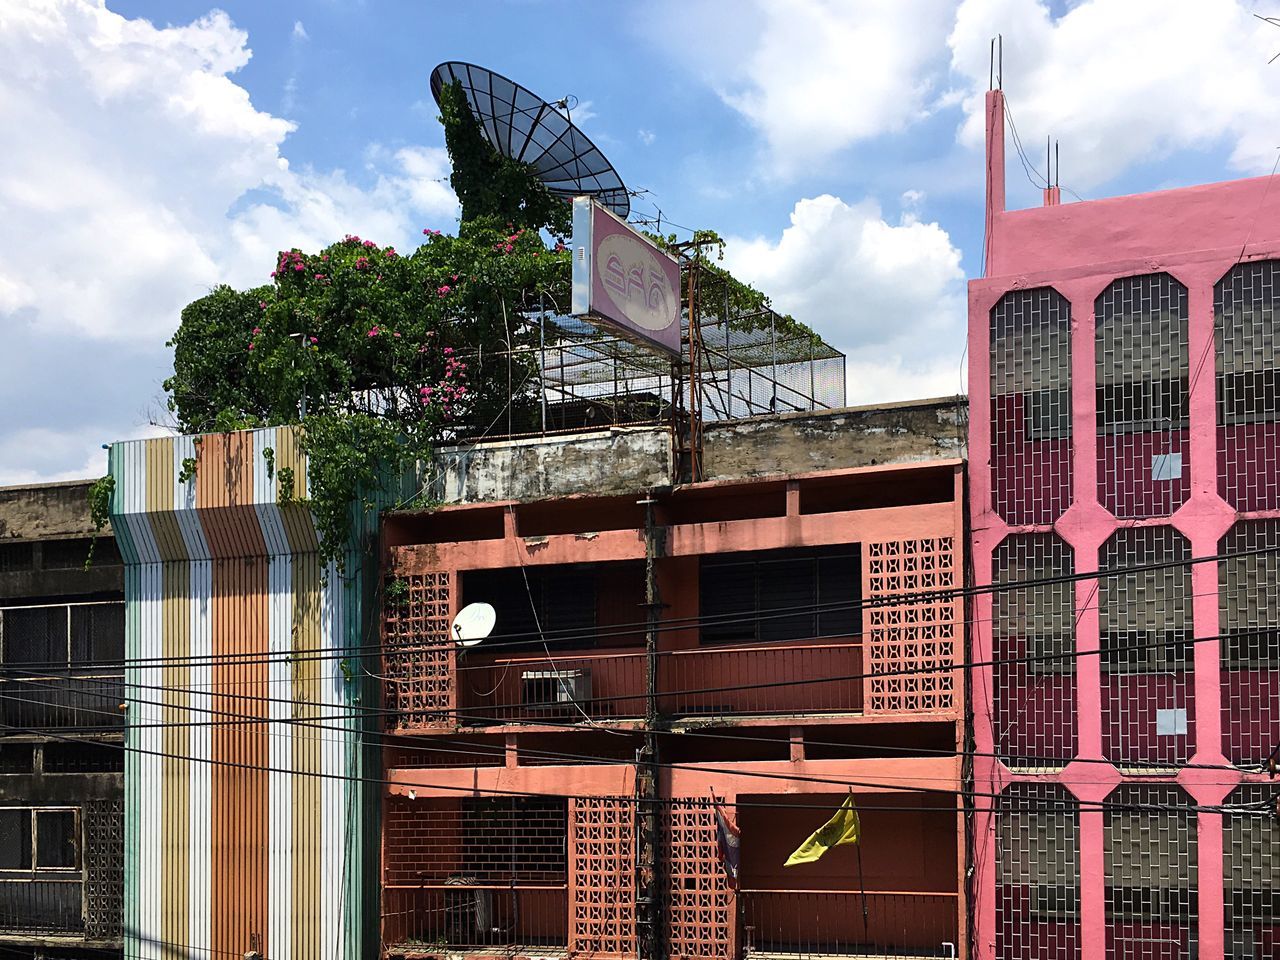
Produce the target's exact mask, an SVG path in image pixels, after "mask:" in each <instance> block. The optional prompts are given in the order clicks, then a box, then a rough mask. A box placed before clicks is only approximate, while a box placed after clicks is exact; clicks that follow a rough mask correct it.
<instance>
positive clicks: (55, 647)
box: [0, 603, 124, 671]
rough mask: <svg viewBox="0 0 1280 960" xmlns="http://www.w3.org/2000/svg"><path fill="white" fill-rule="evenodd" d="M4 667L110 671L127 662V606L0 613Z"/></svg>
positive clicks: (66, 606) (92, 605)
mask: <svg viewBox="0 0 1280 960" xmlns="http://www.w3.org/2000/svg"><path fill="white" fill-rule="evenodd" d="M0 651H2V652H3V657H2V658H0V659H2V662H3V663H4V664H5V665H6V666H14V667H23V666H30V667H56V666H69V667H78V666H82V665H85V666H87V665H93V664H104V665H110V666H111V667H112V668H113V670H116V671H118V670H119V669H120V664H121V662H122V661H123V660H124V604H123V603H78V604H58V605H55V606H47V607H10V608H8V609H0Z"/></svg>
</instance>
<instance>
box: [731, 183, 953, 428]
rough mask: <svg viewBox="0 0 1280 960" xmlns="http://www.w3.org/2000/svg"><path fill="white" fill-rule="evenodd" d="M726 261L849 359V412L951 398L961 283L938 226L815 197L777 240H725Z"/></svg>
mask: <svg viewBox="0 0 1280 960" xmlns="http://www.w3.org/2000/svg"><path fill="white" fill-rule="evenodd" d="M920 199H923V198H920ZM725 262H726V265H727V266H728V267H729V269H730V270H732V271H733V272H734V273H735V275H737V276H739V277H741V278H742V279H744V280H747V281H750V282H751V283H753V284H755V285H756V286H757V287H759V288H760V289H761V290H764V291H765V292H766V293H768V294H769V295H770V297H772V299H773V302H774V306H775V307H776V308H777V309H779V310H781V311H783V312H785V313H790V314H791V315H792V316H794V317H795V318H796V319H797V320H800V321H801V322H803V323H807V324H808V325H809V326H811V327H813V328H814V329H815V330H816V331H817V332H818V333H819V334H821V335H822V337H823V338H824V339H826V340H827V341H828V342H829V343H831V344H832V345H833V346H835V347H838V348H839V349H841V350H844V351H845V352H846V353H847V354H848V356H849V364H848V386H849V396H848V399H849V402H850V403H869V402H877V403H878V402H882V401H890V400H902V399H911V398H913V397H920V396H926V395H938V394H951V393H955V392H957V390H958V389H959V387H960V382H961V368H960V356H961V352H962V351H963V349H964V329H965V316H966V307H965V294H964V284H963V281H964V274H963V271H962V270H961V268H960V251H959V250H958V249H957V248H956V247H955V246H954V245H953V244H952V242H951V238H950V237H949V236H948V235H947V232H946V231H945V230H943V229H942V228H941V227H940V226H939V225H938V224H937V223H923V222H920V221H919V220H918V219H916V215H915V214H904V215H903V217H902V218H901V219H900V221H899V222H898V223H890V222H889V221H888V220H886V219H885V217H884V216H883V213H882V211H881V209H880V206H879V204H878V203H876V202H875V201H874V200H863V201H862V202H860V203H854V204H848V203H845V202H844V201H843V200H841V199H839V198H838V197H833V196H830V195H823V196H820V197H813V198H811V199H805V200H801V201H799V202H798V203H797V204H796V205H795V208H794V209H793V210H792V212H791V225H790V226H788V227H787V228H786V229H785V230H783V231H782V233H781V235H780V236H779V237H778V238H777V239H776V240H775V239H769V238H764V237H757V238H754V239H749V240H744V239H741V238H730V239H729V241H728V243H727V246H726V250H725Z"/></svg>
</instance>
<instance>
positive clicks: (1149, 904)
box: [1103, 784, 1198, 960]
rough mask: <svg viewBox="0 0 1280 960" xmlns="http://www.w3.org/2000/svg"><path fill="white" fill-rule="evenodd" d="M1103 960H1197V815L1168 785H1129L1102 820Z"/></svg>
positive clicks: (1109, 800)
mask: <svg viewBox="0 0 1280 960" xmlns="http://www.w3.org/2000/svg"><path fill="white" fill-rule="evenodd" d="M1103 834H1104V843H1105V847H1104V850H1103V867H1104V874H1105V882H1106V891H1107V906H1106V915H1107V958H1108V960H1130V958H1134V957H1137V958H1153V960H1154V958H1158V957H1179V956H1181V957H1185V956H1195V954H1196V950H1197V944H1198V933H1197V926H1196V924H1197V913H1198V900H1197V886H1198V880H1197V877H1198V873H1197V866H1198V865H1197V860H1196V814H1195V811H1194V810H1193V809H1192V808H1191V805H1190V803H1189V800H1188V797H1187V795H1186V794H1185V793H1183V792H1182V790H1180V789H1179V788H1178V787H1175V786H1172V785H1160V786H1155V785H1140V784H1128V785H1122V786H1120V787H1117V788H1116V789H1115V790H1114V791H1113V792H1112V794H1111V796H1110V797H1108V798H1107V807H1106V811H1105V817H1104V820H1103Z"/></svg>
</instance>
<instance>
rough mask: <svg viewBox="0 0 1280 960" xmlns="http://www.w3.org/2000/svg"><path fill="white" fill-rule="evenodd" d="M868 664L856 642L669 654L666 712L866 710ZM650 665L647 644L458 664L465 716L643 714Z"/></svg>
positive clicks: (471, 657)
mask: <svg viewBox="0 0 1280 960" xmlns="http://www.w3.org/2000/svg"><path fill="white" fill-rule="evenodd" d="M862 663H863V660H862V648H861V645H860V643H859V642H858V641H857V640H856V639H822V640H806V641H801V642H792V643H780V644H758V643H757V644H744V645H735V646H703V647H696V648H692V649H688V650H666V651H662V652H661V653H660V654H659V655H658V709H659V711H660V712H661V713H662V714H664V715H666V716H669V717H681V716H707V715H724V714H735V715H754V714H761V715H771V714H772V715H777V714H800V713H858V712H860V711H861V710H862V682H861V680H859V679H848V678H850V677H853V678H856V677H858V675H859V674H860V673H861V671H862ZM646 669H647V665H646V658H645V654H644V652H643V651H637V650H618V651H600V652H596V653H590V654H576V653H575V654H563V653H554V652H553V653H551V654H549V655H548V654H545V653H521V654H518V655H513V656H502V655H499V654H493V653H485V652H483V651H474V652H468V653H466V654H463V655H462V656H461V657H460V660H459V663H458V667H457V679H458V684H457V689H458V709H459V714H460V717H459V719H460V720H461V721H462V722H463V723H501V722H504V721H513V720H520V721H529V720H537V719H539V718H545V719H547V720H556V721H564V720H570V721H572V720H575V719H583V718H590V719H591V720H597V721H598V720H611V719H630V718H638V717H642V716H644V713H645V675H646ZM830 678H837V679H830ZM840 678H844V679H840Z"/></svg>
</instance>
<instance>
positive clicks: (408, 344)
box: [103, 84, 789, 564]
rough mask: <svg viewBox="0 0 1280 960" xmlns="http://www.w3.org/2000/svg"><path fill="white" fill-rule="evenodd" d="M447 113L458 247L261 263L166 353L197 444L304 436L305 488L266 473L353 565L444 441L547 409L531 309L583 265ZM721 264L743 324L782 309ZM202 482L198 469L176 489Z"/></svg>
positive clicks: (368, 248)
mask: <svg viewBox="0 0 1280 960" xmlns="http://www.w3.org/2000/svg"><path fill="white" fill-rule="evenodd" d="M440 110H441V122H442V123H443V124H444V128H445V142H446V146H447V147H448V150H449V155H450V158H451V160H452V161H453V174H452V177H451V179H450V182H451V184H452V186H453V189H454V191H455V193H456V194H457V196H458V198H459V201H460V202H461V205H462V218H461V222H460V225H459V229H458V232H457V234H456V235H449V234H445V233H442V232H440V231H437V230H431V229H424V230H423V231H422V233H423V237H422V241H421V243H420V245H419V246H418V247H417V248H416V249H414V250H411V251H401V250H397V249H395V248H394V247H391V246H386V245H383V244H380V243H378V242H376V241H374V240H371V239H365V238H362V237H358V236H354V235H350V236H346V237H344V238H343V239H342V240H339V241H338V242H336V243H333V244H330V245H329V246H327V247H325V248H323V249H321V250H317V251H303V250H300V249H292V250H286V251H283V252H281V253H280V254H279V255H278V256H277V258H276V261H275V263H274V264H272V265H271V266H270V267H266V266H264V273H266V272H268V270H269V273H270V276H269V278H267V279H268V281H269V282H267V283H264V284H263V285H261V286H257V287H254V288H252V289H248V290H236V289H233V288H231V287H228V286H219V287H217V288H215V289H214V290H212V291H211V292H210V293H209V294H207V295H206V296H203V297H201V298H200V299H198V300H195V301H194V302H192V303H190V304H188V305H187V306H186V308H185V309H183V311H182V314H181V322H180V324H179V326H178V329H177V331H176V332H175V333H174V335H173V337H172V339H171V340H170V341H169V343H168V346H170V347H172V348H173V375H172V376H170V377H169V378H168V379H167V380H166V381H165V383H164V386H165V390H166V391H167V392H168V395H169V401H168V402H169V408H170V410H171V411H172V412H173V414H174V416H175V419H176V421H177V425H178V426H179V428H180V429H182V430H183V431H184V432H186V433H190V434H197V435H199V434H204V433H219V432H226V431H231V430H240V429H248V428H254V427H262V426H282V425H296V426H297V427H298V430H299V442H300V444H301V446H302V449H303V450H304V452H305V453H306V454H307V476H306V478H305V486H304V485H303V483H302V478H300V477H295V476H294V472H293V470H292V468H290V467H288V466H284V465H282V464H280V463H278V462H277V458H278V452H277V451H276V450H274V449H268V450H264V451H263V456H264V458H265V461H266V464H265V465H266V471H267V474H268V476H269V477H270V478H271V479H273V481H274V482H275V483H276V484H277V489H278V497H279V501H280V502H281V503H289V502H295V501H300V500H302V498H303V496H304V494H305V502H306V503H307V504H308V506H309V507H310V509H311V511H312V513H313V515H314V516H315V519H316V523H317V526H318V530H319V534H320V541H321V545H320V549H321V552H322V554H323V556H324V557H325V558H326V559H329V560H334V561H336V562H337V563H339V564H341V562H342V558H343V554H344V551H345V548H346V546H347V543H348V540H349V538H350V534H351V531H352V529H353V526H354V525H356V524H358V523H359V520H360V513H361V512H362V511H367V510H371V509H373V508H374V507H375V506H376V505H377V504H378V503H380V502H386V501H387V498H388V497H389V496H390V495H392V494H393V493H396V492H398V491H399V490H400V489H401V486H402V485H401V483H400V480H401V478H402V477H405V476H407V475H414V476H416V475H418V474H419V473H420V469H419V468H420V465H421V464H422V463H423V462H424V461H426V460H427V459H428V458H429V457H430V456H431V453H432V450H433V449H434V447H435V446H436V445H437V444H440V443H443V442H453V441H456V440H459V439H462V438H466V437H475V436H477V435H481V434H483V433H484V432H486V431H487V430H488V429H490V428H491V427H492V425H494V424H495V423H497V422H498V421H499V420H500V419H503V418H504V415H505V416H509V417H517V418H518V417H519V415H520V414H521V413H524V412H525V410H526V409H527V408H531V407H532V406H533V405H534V403H535V399H536V396H537V394H536V393H535V390H536V378H535V377H534V376H533V374H534V373H535V368H534V359H533V358H534V356H535V354H536V351H534V350H533V349H532V348H533V347H534V346H535V345H536V344H537V342H538V335H539V330H538V326H537V324H536V323H534V322H533V321H532V316H533V311H534V310H535V309H540V308H543V307H546V308H549V309H551V310H563V309H567V306H568V302H569V289H570V272H571V271H570V254H569V251H568V250H567V249H566V248H565V247H564V245H563V244H562V243H559V242H557V241H556V238H557V237H561V238H562V237H565V236H567V234H568V232H569V229H570V208H569V206H568V205H567V204H565V203H564V202H563V201H562V200H560V199H558V198H556V197H554V196H553V195H552V194H551V193H549V192H548V191H547V189H546V188H545V187H544V186H543V185H542V184H541V183H540V182H539V181H538V179H537V177H536V176H535V175H534V172H533V171H532V169H531V168H530V167H529V166H528V165H527V164H523V163H520V162H518V161H515V160H511V159H509V158H505V157H502V156H500V155H499V154H498V153H497V152H496V151H495V150H493V148H492V147H490V146H489V144H488V142H487V141H486V140H485V139H484V136H483V133H482V131H481V130H480V128H479V125H478V124H477V123H476V121H475V120H474V118H473V117H472V116H471V113H470V110H469V109H468V108H467V106H466V100H465V94H464V93H463V91H462V89H461V87H460V86H459V85H457V84H455V85H453V86H450V87H446V88H445V89H444V90H443V91H442V94H441V98H440ZM548 236H549V237H550V242H548V241H547V240H546V239H544V238H546V237H548ZM655 239H658V240H659V241H660V242H662V243H664V244H666V245H670V244H672V243H674V238H655ZM700 239H701V240H702V241H704V244H710V245H713V246H714V245H716V244H719V243H720V241H719V238H718V237H717V236H715V235H714V234H710V233H704V234H703V235H702V236H701V237H700ZM708 269H709V270H711V271H714V276H716V277H723V278H724V279H725V280H726V282H727V283H729V284H730V286H729V288H728V289H729V303H730V307H731V310H730V313H733V312H739V313H746V314H756V313H758V312H759V311H760V310H761V309H762V308H763V307H766V306H767V305H768V300H767V298H765V297H764V295H763V294H761V293H759V292H758V291H756V290H755V289H754V288H752V287H750V286H749V285H747V284H743V283H740V282H739V281H737V280H735V279H733V278H732V277H731V276H730V275H729V273H728V272H727V271H724V270H723V269H722V268H720V267H718V266H715V265H713V264H708ZM788 319H789V318H788ZM197 442H198V437H197ZM196 470H197V460H196V459H194V458H192V459H188V460H184V461H183V464H182V470H181V476H180V477H179V479H180V480H181V481H182V482H187V481H189V480H190V479H191V478H192V477H193V476H194V475H195V471H196ZM426 496H427V495H426V494H425V493H424V491H422V490H419V491H417V493H416V494H413V495H412V497H411V501H410V502H414V503H423V502H427V500H426V499H424V498H425V497H426ZM109 500H110V497H109V496H107V498H106V501H107V502H108V503H109ZM103 516H104V517H105V516H106V508H105V507H104V508H103Z"/></svg>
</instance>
